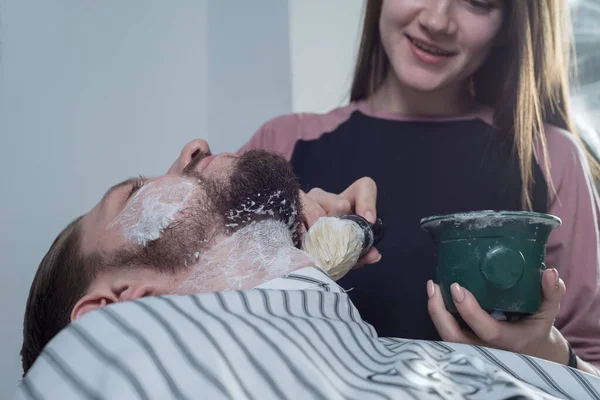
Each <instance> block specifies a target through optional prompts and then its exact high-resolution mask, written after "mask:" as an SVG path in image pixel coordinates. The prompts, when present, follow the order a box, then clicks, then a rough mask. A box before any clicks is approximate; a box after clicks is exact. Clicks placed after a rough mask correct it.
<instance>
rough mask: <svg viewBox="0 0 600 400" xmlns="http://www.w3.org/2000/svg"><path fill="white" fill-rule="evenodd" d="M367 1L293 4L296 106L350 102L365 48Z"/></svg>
mask: <svg viewBox="0 0 600 400" xmlns="http://www.w3.org/2000/svg"><path fill="white" fill-rule="evenodd" d="M363 3H364V2H363V1H362V0H326V1H323V0H290V1H289V4H290V6H289V13H290V16H289V17H290V45H291V59H292V65H291V68H292V108H293V110H294V111H295V112H327V111H329V110H331V109H332V108H335V107H338V106H341V105H343V104H347V102H348V98H349V94H350V85H351V83H352V74H353V72H354V62H355V58H356V54H357V52H358V46H359V45H360V32H361V27H362V24H361V22H362V14H363V8H364V7H363Z"/></svg>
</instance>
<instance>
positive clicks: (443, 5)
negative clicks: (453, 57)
mask: <svg viewBox="0 0 600 400" xmlns="http://www.w3.org/2000/svg"><path fill="white" fill-rule="evenodd" d="M453 2H454V0H426V1H424V2H423V3H424V6H423V10H422V11H421V13H420V14H419V24H420V25H421V27H422V28H423V29H424V30H425V31H427V32H428V33H430V34H432V35H452V34H454V33H455V32H456V29H457V24H456V21H455V20H454V15H453V13H454V10H453V7H454V4H453Z"/></svg>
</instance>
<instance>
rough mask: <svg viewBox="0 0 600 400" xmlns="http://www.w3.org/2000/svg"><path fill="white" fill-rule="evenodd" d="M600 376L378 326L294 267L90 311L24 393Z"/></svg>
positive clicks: (170, 394) (117, 395)
mask: <svg viewBox="0 0 600 400" xmlns="http://www.w3.org/2000/svg"><path fill="white" fill-rule="evenodd" d="M599 393H600V379H599V378H596V377H593V376H591V375H588V374H585V373H581V372H579V371H576V370H573V369H570V368H568V367H566V366H563V365H558V364H554V363H551V362H547V361H543V360H539V359H535V358H531V357H527V356H522V355H517V354H513V353H508V352H503V351H498V350H492V349H487V348H481V347H474V346H468V345H459V344H452V343H443V342H426V341H417V340H405V339H397V338H379V337H378V336H377V333H376V332H375V330H374V329H373V327H372V326H371V325H369V324H367V323H366V322H364V321H363V320H362V319H361V317H360V315H359V312H358V310H357V309H356V308H355V307H354V305H353V304H352V303H351V301H350V299H349V297H348V295H347V294H346V293H345V292H344V290H342V289H341V288H340V287H339V286H338V285H337V284H336V283H335V282H333V281H332V280H331V279H329V278H328V277H327V276H326V275H325V274H324V273H323V272H322V271H321V270H319V269H316V268H312V267H309V268H304V269H301V270H298V271H295V272H294V273H291V274H289V275H287V276H285V277H283V278H278V279H275V280H272V281H269V282H267V283H265V284H263V285H261V286H259V287H258V288H255V289H253V290H248V291H231V292H220V293H204V294H198V295H191V296H160V297H148V298H143V299H139V300H136V301H130V302H124V303H119V304H115V305H111V306H108V307H105V308H103V309H100V310H97V311H94V312H90V313H88V314H86V315H84V316H83V317H82V318H80V319H78V320H77V321H75V322H74V323H72V324H70V325H69V326H68V327H67V328H65V329H64V330H63V331H62V332H61V333H59V334H58V335H57V336H56V337H55V338H54V339H53V340H52V341H51V342H50V343H49V344H48V346H46V348H45V349H44V351H43V352H42V354H41V355H40V357H39V358H38V360H37V361H36V363H35V364H34V366H33V368H32V369H31V370H30V372H29V373H28V374H27V376H26V377H25V378H24V379H23V380H22V381H21V382H20V383H19V386H18V388H17V391H16V393H15V396H14V399H15V400H22V399H60V400H67V399H112V400H120V399H260V400H264V399H277V400H281V399H360V400H363V399H437V400H439V399H486V400H494V399H554V398H561V399H577V400H582V399H600V394H599Z"/></svg>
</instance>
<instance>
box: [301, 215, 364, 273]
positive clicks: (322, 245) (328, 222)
mask: <svg viewBox="0 0 600 400" xmlns="http://www.w3.org/2000/svg"><path fill="white" fill-rule="evenodd" d="M364 243H365V232H364V231H363V230H362V229H361V227H360V226H359V225H358V224H356V223H355V222H353V221H350V220H345V219H340V218H337V217H323V218H319V220H318V221H317V222H316V223H315V224H314V225H313V226H311V227H310V229H309V230H308V231H307V232H306V235H305V236H304V242H303V249H304V251H306V252H307V253H308V254H310V255H311V256H312V257H313V259H314V260H315V264H316V265H317V267H319V268H321V269H323V270H324V271H325V272H327V274H328V275H329V276H330V277H331V279H333V280H338V279H340V278H342V277H343V276H344V275H346V274H347V273H348V272H349V271H350V270H351V269H352V267H354V266H355V265H356V263H357V261H358V259H359V258H360V256H361V252H362V251H363V246H364Z"/></svg>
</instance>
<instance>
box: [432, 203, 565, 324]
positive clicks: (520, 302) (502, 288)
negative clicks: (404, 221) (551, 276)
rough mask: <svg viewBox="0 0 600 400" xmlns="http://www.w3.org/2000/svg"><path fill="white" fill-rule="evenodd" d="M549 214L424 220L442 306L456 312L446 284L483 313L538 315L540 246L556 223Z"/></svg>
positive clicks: (543, 253) (494, 214)
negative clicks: (467, 296)
mask: <svg viewBox="0 0 600 400" xmlns="http://www.w3.org/2000/svg"><path fill="white" fill-rule="evenodd" d="M561 223H562V222H561V220H560V219H559V218H557V217H555V216H552V215H547V214H539V213H533V212H520V211H477V212H469V213H463V214H452V215H442V216H434V217H428V218H424V219H422V220H421V228H422V229H423V230H425V231H427V232H429V234H430V235H431V237H432V239H433V241H434V242H435V244H436V256H437V263H436V276H437V277H436V278H437V281H438V284H439V285H440V289H441V292H442V297H443V298H444V303H445V304H446V308H447V309H448V311H450V312H451V313H454V314H457V310H456V307H455V305H454V301H453V300H452V295H451V294H450V285H452V284H453V283H454V282H457V283H458V284H459V285H461V286H462V287H464V288H467V289H468V290H469V291H471V292H472V293H473V295H474V296H475V298H476V299H477V301H478V302H479V304H480V305H481V307H482V308H483V309H484V310H486V311H487V312H489V313H501V314H504V315H505V316H508V317H509V319H510V317H513V316H523V315H531V314H535V313H537V312H538V310H539V308H540V305H541V302H542V284H541V283H542V282H541V277H542V273H543V271H544V270H545V269H546V265H545V260H546V244H547V242H548V237H549V236H550V233H551V232H552V230H553V229H555V228H557V227H559V226H560V225H561Z"/></svg>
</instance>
